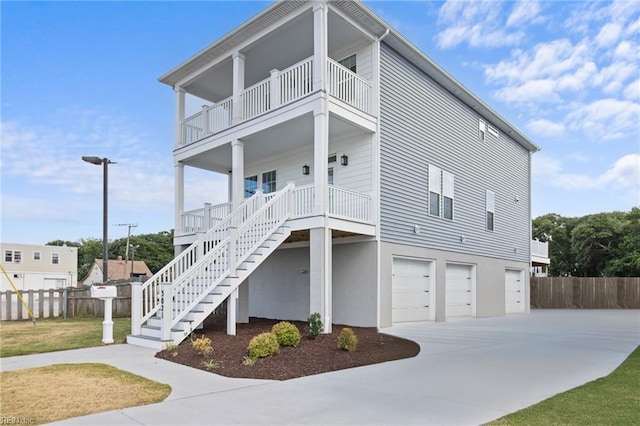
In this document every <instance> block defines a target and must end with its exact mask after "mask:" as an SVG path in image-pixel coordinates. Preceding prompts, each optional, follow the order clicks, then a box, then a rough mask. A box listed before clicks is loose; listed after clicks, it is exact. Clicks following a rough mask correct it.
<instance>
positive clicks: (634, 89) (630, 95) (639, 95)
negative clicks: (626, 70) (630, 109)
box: [624, 78, 640, 100]
mask: <svg viewBox="0 0 640 426" xmlns="http://www.w3.org/2000/svg"><path fill="white" fill-rule="evenodd" d="M624 97H625V99H629V100H633V99H638V100H640V78H638V79H636V80H635V81H632V82H631V83H629V84H628V85H627V87H626V89H624Z"/></svg>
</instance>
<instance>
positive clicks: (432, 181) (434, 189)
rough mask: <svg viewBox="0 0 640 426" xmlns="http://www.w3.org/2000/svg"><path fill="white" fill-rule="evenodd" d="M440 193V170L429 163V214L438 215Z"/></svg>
mask: <svg viewBox="0 0 640 426" xmlns="http://www.w3.org/2000/svg"><path fill="white" fill-rule="evenodd" d="M441 194H442V170H441V169H440V168H439V167H436V166H432V165H431V164H429V214H430V215H431V216H438V217H440V196H441Z"/></svg>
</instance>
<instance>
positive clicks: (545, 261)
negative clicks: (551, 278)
mask: <svg viewBox="0 0 640 426" xmlns="http://www.w3.org/2000/svg"><path fill="white" fill-rule="evenodd" d="M549 265H551V259H550V258H549V242H547V241H539V240H531V276H534V277H546V276H548V275H549Z"/></svg>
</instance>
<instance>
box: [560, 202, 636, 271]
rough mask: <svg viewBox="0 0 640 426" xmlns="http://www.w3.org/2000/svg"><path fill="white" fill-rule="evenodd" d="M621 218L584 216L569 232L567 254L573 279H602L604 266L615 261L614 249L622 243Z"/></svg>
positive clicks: (618, 216) (622, 223)
mask: <svg viewBox="0 0 640 426" xmlns="http://www.w3.org/2000/svg"><path fill="white" fill-rule="evenodd" d="M624 217H625V214H624V213H621V212H613V213H598V214H594V215H588V216H584V217H583V218H582V220H581V222H580V223H579V224H578V225H577V226H576V227H575V228H574V229H573V231H572V232H571V251H572V253H573V256H574V259H575V264H576V275H578V276H585V277H598V276H601V275H604V273H605V270H606V267H607V264H608V263H609V262H610V261H612V260H614V259H615V251H616V248H617V247H618V246H619V245H620V243H621V242H622V237H623V234H622V231H623V228H624Z"/></svg>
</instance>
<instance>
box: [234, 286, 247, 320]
mask: <svg viewBox="0 0 640 426" xmlns="http://www.w3.org/2000/svg"><path fill="white" fill-rule="evenodd" d="M249 279H250V278H247V279H246V280H244V281H243V282H242V284H240V286H239V287H238V312H236V322H238V323H241V324H246V323H248V322H249Z"/></svg>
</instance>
